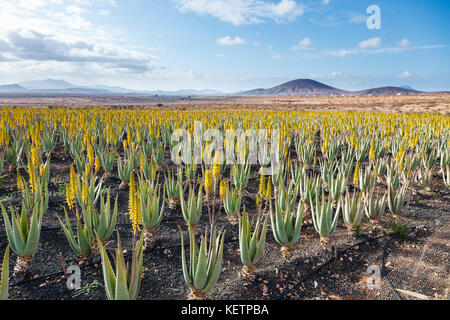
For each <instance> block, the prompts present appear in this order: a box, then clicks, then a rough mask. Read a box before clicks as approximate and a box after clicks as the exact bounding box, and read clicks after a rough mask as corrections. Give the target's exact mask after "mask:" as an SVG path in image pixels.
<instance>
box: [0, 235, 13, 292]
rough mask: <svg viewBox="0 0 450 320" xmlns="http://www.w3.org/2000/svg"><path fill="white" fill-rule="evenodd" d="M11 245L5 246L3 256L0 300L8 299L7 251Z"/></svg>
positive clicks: (0, 276)
mask: <svg viewBox="0 0 450 320" xmlns="http://www.w3.org/2000/svg"><path fill="white" fill-rule="evenodd" d="M10 248H11V246H10V245H9V244H8V246H7V247H6V251H5V255H4V257H3V264H2V273H1V275H0V300H8V296H9V251H10Z"/></svg>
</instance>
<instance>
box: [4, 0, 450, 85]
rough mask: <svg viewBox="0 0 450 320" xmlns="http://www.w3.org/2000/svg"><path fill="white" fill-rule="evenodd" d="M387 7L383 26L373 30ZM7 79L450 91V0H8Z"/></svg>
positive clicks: (82, 83) (114, 83) (113, 83)
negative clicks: (302, 83)
mask: <svg viewBox="0 0 450 320" xmlns="http://www.w3.org/2000/svg"><path fill="white" fill-rule="evenodd" d="M371 5H377V6H378V7H379V8H380V12H381V29H373V30H370V29H369V28H368V27H367V23H366V21H367V19H368V18H369V16H370V14H367V12H366V11H367V8H368V7H369V6H371ZM1 6H2V8H1V9H2V10H0V21H1V22H0V23H1V24H2V28H0V84H8V83H16V82H20V81H25V80H38V79H47V78H53V79H65V80H67V81H71V82H74V83H76V84H79V85H94V84H101V85H112V86H121V87H127V88H132V89H142V90H155V89H162V90H176V89H218V90H222V91H225V92H233V91H238V90H245V89H253V88H257V87H271V86H274V85H277V84H280V83H282V82H285V81H289V80H293V79H297V78H312V79H315V80H318V81H321V82H324V83H327V84H330V85H333V86H337V87H339V88H342V89H349V90H356V89H365V88H369V87H376V86H382V85H398V86H402V85H409V86H411V87H413V88H417V89H421V90H450V59H449V58H450V55H449V53H450V43H449V39H450V37H448V34H449V31H450V28H449V26H450V24H449V22H448V21H450V2H449V1H436V0H429V1H425V0H422V1H420V0H407V1H406V0H405V1H400V0H389V1H388V0H385V1H376V0H369V1H366V0H314V1H313V0H296V1H294V0H270V1H269V0H267V1H266V0H127V1H121V0H96V1H94V0H47V1H44V0H18V1H17V0H2V2H1Z"/></svg>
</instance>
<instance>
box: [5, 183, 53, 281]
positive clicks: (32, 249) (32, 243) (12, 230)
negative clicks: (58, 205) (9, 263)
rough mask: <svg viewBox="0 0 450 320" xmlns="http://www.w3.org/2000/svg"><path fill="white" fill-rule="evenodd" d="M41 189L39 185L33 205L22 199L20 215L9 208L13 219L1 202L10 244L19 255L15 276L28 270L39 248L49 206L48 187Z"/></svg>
mask: <svg viewBox="0 0 450 320" xmlns="http://www.w3.org/2000/svg"><path fill="white" fill-rule="evenodd" d="M40 189H41V186H40V185H38V192H36V194H35V195H34V200H33V201H32V204H30V205H31V206H30V205H26V200H25V199H24V200H23V201H22V212H21V214H20V215H19V214H18V213H17V212H16V210H15V209H14V208H13V207H12V206H11V207H10V208H9V210H10V213H11V220H10V218H9V215H8V213H7V211H6V209H5V207H4V206H3V204H1V203H0V206H1V208H2V214H3V220H4V222H5V228H6V235H7V237H8V241H9V244H10V245H11V248H12V250H13V251H14V252H15V253H16V254H17V256H18V257H17V260H16V265H15V266H14V274H13V276H14V277H17V276H19V275H22V274H24V273H25V272H26V271H27V270H28V267H29V265H30V263H31V261H32V260H33V255H34V254H35V253H36V251H37V248H38V244H39V238H40V235H41V228H42V218H43V217H44V214H45V212H46V211H47V208H48V189H47V188H46V189H45V192H44V193H42V192H41V191H40Z"/></svg>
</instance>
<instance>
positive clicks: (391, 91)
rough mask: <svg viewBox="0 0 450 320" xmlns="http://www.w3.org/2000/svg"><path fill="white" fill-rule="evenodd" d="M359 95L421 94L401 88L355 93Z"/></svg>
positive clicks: (376, 89)
mask: <svg viewBox="0 0 450 320" xmlns="http://www.w3.org/2000/svg"><path fill="white" fill-rule="evenodd" d="M355 93H356V94H359V95H396V94H415V93H421V91H417V90H414V89H405V88H401V87H380V88H373V89H367V90H362V91H357V92H355Z"/></svg>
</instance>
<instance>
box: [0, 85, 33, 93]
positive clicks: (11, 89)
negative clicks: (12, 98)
mask: <svg viewBox="0 0 450 320" xmlns="http://www.w3.org/2000/svg"><path fill="white" fill-rule="evenodd" d="M26 92H28V90H27V89H25V88H24V87H22V86H19V85H18V84H7V85H4V86H0V93H26Z"/></svg>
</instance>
